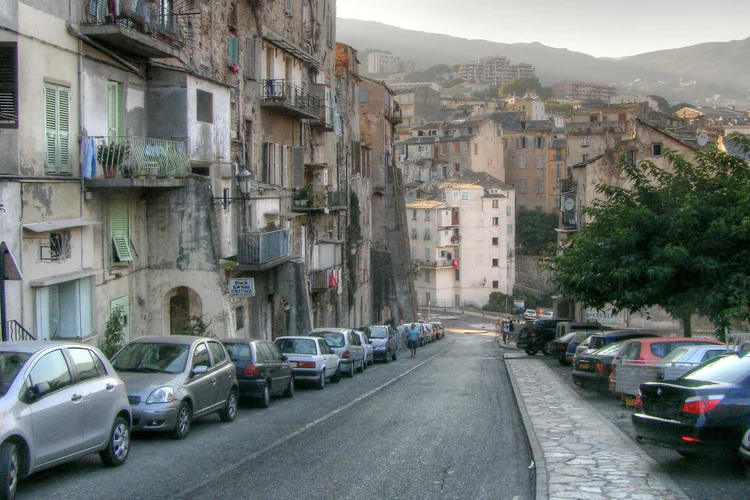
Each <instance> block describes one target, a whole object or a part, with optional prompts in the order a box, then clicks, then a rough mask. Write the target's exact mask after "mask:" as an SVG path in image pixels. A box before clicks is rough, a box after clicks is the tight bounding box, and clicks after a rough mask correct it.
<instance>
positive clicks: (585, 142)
mask: <svg viewBox="0 0 750 500" xmlns="http://www.w3.org/2000/svg"><path fill="white" fill-rule="evenodd" d="M581 147H582V148H587V147H589V136H587V135H584V136H583V137H581Z"/></svg>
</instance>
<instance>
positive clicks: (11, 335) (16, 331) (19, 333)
mask: <svg viewBox="0 0 750 500" xmlns="http://www.w3.org/2000/svg"><path fill="white" fill-rule="evenodd" d="M5 325H6V328H7V330H6V331H7V332H8V340H9V341H11V342H14V341H17V340H36V337H34V336H33V335H32V334H31V333H30V332H29V331H28V330H27V329H26V328H24V327H23V325H21V323H19V322H18V321H16V320H14V319H12V320H10V321H8V322H7V323H6V324H5Z"/></svg>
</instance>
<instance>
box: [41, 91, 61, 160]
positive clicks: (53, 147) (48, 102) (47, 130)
mask: <svg viewBox="0 0 750 500" xmlns="http://www.w3.org/2000/svg"><path fill="white" fill-rule="evenodd" d="M57 160H58V157H57V89H56V87H54V86H51V85H48V86H45V87H44V166H45V170H46V171H47V172H48V173H56V172H57V168H58V165H57Z"/></svg>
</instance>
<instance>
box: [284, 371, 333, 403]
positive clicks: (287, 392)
mask: <svg viewBox="0 0 750 500" xmlns="http://www.w3.org/2000/svg"><path fill="white" fill-rule="evenodd" d="M324 370H325V368H324ZM284 397H285V398H293V397H294V377H289V385H288V386H287V388H286V390H285V391H284Z"/></svg>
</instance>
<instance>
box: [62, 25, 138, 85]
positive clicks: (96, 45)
mask: <svg viewBox="0 0 750 500" xmlns="http://www.w3.org/2000/svg"><path fill="white" fill-rule="evenodd" d="M65 27H66V29H67V30H68V33H70V34H71V35H73V36H74V37H76V38H78V39H79V40H83V41H84V42H86V43H88V44H89V45H91V46H92V47H94V48H95V49H97V50H99V51H101V52H104V53H105V54H107V55H108V56H109V57H111V58H112V59H114V60H115V61H117V62H118V63H120V64H122V65H123V66H125V67H126V68H128V69H129V70H130V71H132V72H133V73H135V74H136V75H138V76H140V77H141V78H145V77H146V74H145V72H142V71H141V70H140V69H139V68H138V67H137V66H134V65H133V64H131V63H129V62H128V61H126V60H125V59H123V58H122V57H120V56H118V55H117V54H116V53H114V52H113V51H111V50H109V49H108V48H106V47H103V46H102V45H100V44H99V43H97V42H95V41H93V40H92V39H91V38H89V37H87V36H86V35H84V34H83V33H81V32H80V31H78V30H77V29H76V28H75V27H73V25H72V24H71V23H70V22H68V23H66V25H65ZM79 53H80V51H79ZM79 57H80V56H79Z"/></svg>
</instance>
